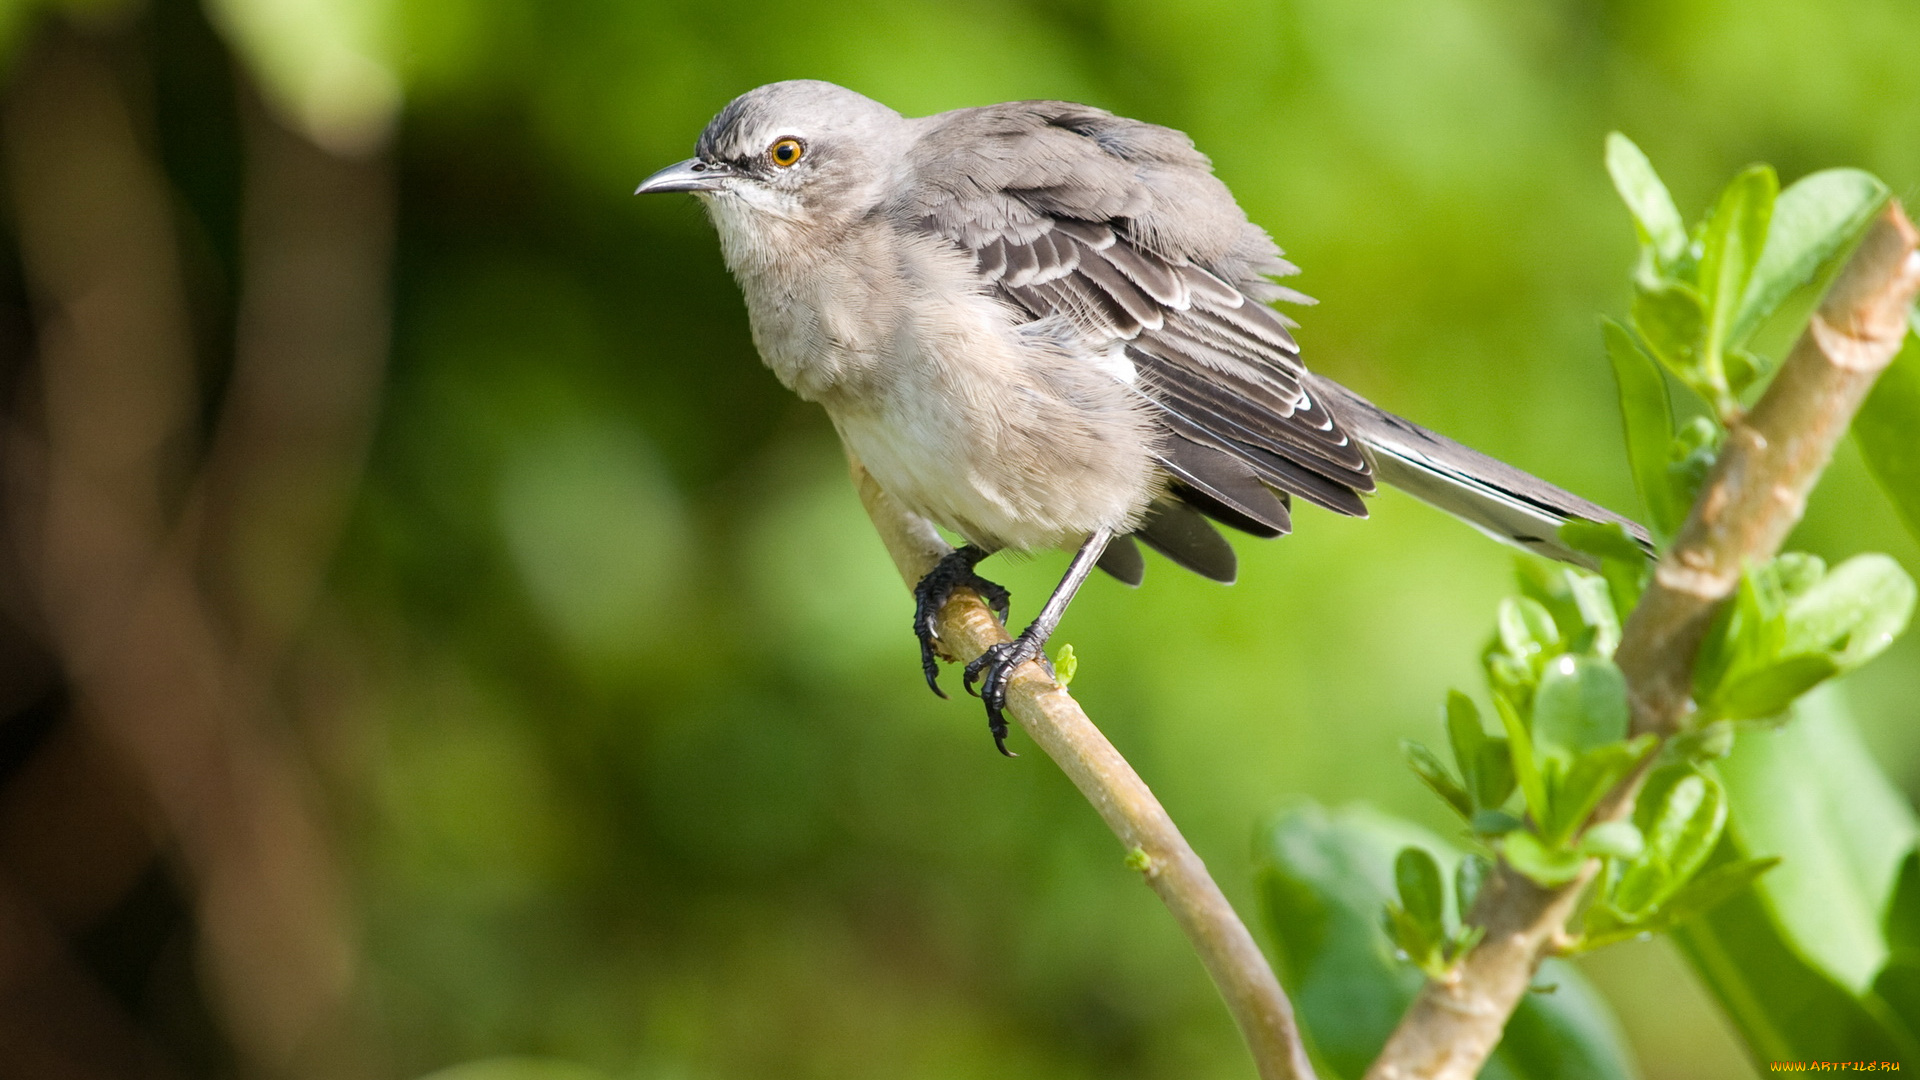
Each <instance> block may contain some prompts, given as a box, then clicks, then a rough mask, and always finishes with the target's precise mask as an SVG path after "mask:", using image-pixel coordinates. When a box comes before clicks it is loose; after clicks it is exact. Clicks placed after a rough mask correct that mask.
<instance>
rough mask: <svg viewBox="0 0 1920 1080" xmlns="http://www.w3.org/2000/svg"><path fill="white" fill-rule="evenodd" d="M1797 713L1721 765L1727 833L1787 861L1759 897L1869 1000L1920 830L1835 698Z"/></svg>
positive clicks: (1829, 694) (1796, 940)
mask: <svg viewBox="0 0 1920 1080" xmlns="http://www.w3.org/2000/svg"><path fill="white" fill-rule="evenodd" d="M1795 712H1796V716H1795V718H1794V720H1793V721H1792V722H1791V723H1788V724H1786V725H1785V726H1783V727H1781V728H1780V729H1779V730H1776V731H1765V730H1760V731H1749V732H1746V733H1744V734H1743V735H1742V736H1741V737H1740V740H1739V742H1738V744H1737V745H1735V747H1734V749H1733V753H1732V754H1731V755H1729V756H1728V757H1727V759H1726V760H1725V761H1723V762H1721V763H1720V766H1719V769H1720V775H1721V778H1722V780H1723V782H1724V783H1725V785H1726V789H1727V799H1728V807H1729V810H1730V814H1731V822H1732V825H1731V828H1730V830H1729V831H1730V833H1731V834H1732V835H1734V836H1736V837H1737V838H1738V841H1739V848H1740V854H1741V855H1742V856H1743V857H1745V858H1763V857H1766V856H1772V855H1780V856H1784V861H1783V862H1782V863H1781V865H1780V868H1779V869H1778V870H1777V871H1775V872H1773V873H1772V874H1769V875H1767V877H1766V878H1765V879H1763V880H1762V881H1761V883H1760V886H1759V892H1760V896H1761V898H1762V900H1763V901H1764V902H1765V905H1766V907H1767V909H1768V911H1769V912H1770V913H1771V914H1772V916H1773V918H1774V919H1775V921H1776V922H1777V923H1778V924H1779V926H1780V928H1781V931H1782V934H1783V936H1784V937H1785V938H1786V939H1787V940H1788V941H1789V942H1791V943H1792V946H1793V948H1794V950H1795V951H1796V952H1797V953H1799V954H1800V955H1801V956H1804V957H1805V958H1806V959H1807V960H1808V962H1810V963H1811V964H1812V965H1813V966H1814V967H1815V968H1817V969H1819V970H1820V971H1822V972H1825V973H1826V974H1827V975H1828V976H1829V977H1830V978H1832V979H1833V980H1834V981H1835V982H1836V983H1838V984H1839V985H1841V986H1843V987H1846V988H1847V989H1849V990H1851V991H1853V992H1855V993H1859V992H1862V991H1864V990H1865V989H1867V987H1868V986H1870V985H1871V984H1872V982H1873V977H1874V974H1875V973H1876V972H1877V971H1879V969H1880V967H1881V965H1883V964H1885V963H1886V961H1887V956H1888V946H1887V942H1886V938H1885V936H1884V932H1883V930H1882V928H1881V921H1882V918H1883V917H1884V916H1885V914H1886V911H1887V907H1888V904H1889V902H1890V900H1891V898H1892V893H1893V887H1894V883H1895V880H1896V878H1897V875H1898V872H1899V868H1900V864H1901V861H1902V860H1903V859H1905V858H1906V856H1907V853H1908V852H1910V851H1912V850H1913V848H1914V843H1915V841H1916V839H1920V822H1916V820H1915V817H1914V813H1913V810H1912V809H1911V808H1910V807H1909V806H1908V805H1907V801H1906V799H1905V798H1904V797H1903V796H1902V795H1901V794H1900V792H1899V790H1898V789H1896V788H1895V787H1894V786H1893V785H1892V784H1891V783H1890V782H1889V781H1888V780H1887V777H1886V775H1885V774H1883V773H1882V772H1881V771H1880V769H1879V768H1878V766H1876V765H1875V764H1874V763H1873V759H1872V757H1871V756H1870V755H1869V754H1868V752H1867V748H1866V746H1865V744H1864V743H1862V742H1861V739H1860V735H1859V733H1858V731H1856V730H1855V728H1854V726H1853V722H1852V720H1851V719H1850V718H1849V717H1848V716H1847V715H1846V713H1845V711H1844V707H1843V706H1842V705H1841V703H1840V698H1839V694H1838V691H1837V690H1832V689H1829V690H1825V691H1822V692H1820V693H1818V694H1813V695H1810V696H1808V697H1807V698H1806V699H1804V700H1803V701H1802V702H1801V704H1800V706H1799V707H1798V708H1797V709H1796V710H1795Z"/></svg>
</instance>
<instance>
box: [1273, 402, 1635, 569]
mask: <svg viewBox="0 0 1920 1080" xmlns="http://www.w3.org/2000/svg"><path fill="white" fill-rule="evenodd" d="M1308 378H1310V379H1311V380H1312V381H1313V386H1314V389H1315V390H1317V391H1319V393H1320V396H1321V398H1322V399H1323V400H1325V401H1326V402H1327V403H1328V411H1329V412H1331V413H1333V414H1334V416H1336V417H1337V418H1339V420H1340V422H1341V424H1342V425H1344V426H1345V427H1346V429H1347V430H1348V431H1350V432H1352V433H1353V435H1354V437H1355V438H1357V439H1359V440H1360V442H1361V443H1362V444H1363V445H1364V446H1365V447H1366V448H1367V449H1368V450H1369V451H1370V452H1371V455H1370V456H1371V457H1372V458H1373V465H1374V473H1375V475H1377V476H1378V477H1379V478H1380V479H1381V480H1384V481H1386V482H1387V483H1389V484H1392V485H1393V486H1394V487H1397V488H1399V489H1400V490H1401V491H1404V492H1406V493H1407V494H1409V495H1412V496H1413V497H1414V498H1416V499H1419V500H1420V501H1421V502H1424V503H1427V504H1428V505H1430V506H1434V507H1437V508H1438V509H1441V510H1444V511H1446V512H1447V513H1449V514H1452V515H1453V516H1454V517H1457V518H1459V519H1460V520H1462V521H1464V522H1466V523H1467V524H1469V525H1472V526H1473V527H1474V528H1476V529H1479V530H1480V531H1481V532H1483V533H1486V534H1487V535H1488V536H1491V537H1493V538H1494V539H1495V540H1500V541H1503V542H1505V543H1509V544H1513V545H1514V546H1516V547H1520V548H1525V549H1526V550H1528V551H1532V552H1536V553H1538V554H1541V555H1545V556H1547V557H1548V558H1551V559H1559V560H1560V561H1562V562H1570V563H1574V564H1576V565H1580V566H1586V567H1590V568H1592V567H1597V563H1596V562H1595V560H1594V558H1593V557H1592V556H1590V555H1587V554H1586V553H1584V552H1579V551H1575V550H1573V549H1572V548H1569V547H1568V546H1566V544H1564V543H1562V542H1561V540H1560V532H1559V530H1560V526H1561V525H1563V524H1565V523H1566V522H1568V521H1570V520H1574V519H1576V518H1577V519H1582V520H1585V521H1597V522H1603V523H1605V522H1612V523H1615V524H1619V525H1622V526H1624V527H1625V528H1626V530H1627V532H1628V534H1630V535H1631V536H1632V537H1633V538H1634V539H1635V540H1637V541H1639V543H1640V546H1641V547H1643V548H1646V549H1647V551H1648V552H1649V553H1651V552H1652V551H1653V540H1652V538H1651V537H1649V536H1648V535H1647V530H1646V529H1644V528H1642V527H1641V526H1640V525H1639V524H1637V523H1636V522H1633V521H1631V520H1629V519H1627V518H1624V517H1621V516H1620V515H1619V514H1616V513H1614V512H1613V511H1611V510H1608V509H1606V508H1605V507H1601V506H1596V505H1594V504H1593V503H1590V502H1588V501H1587V500H1585V499H1583V498H1581V497H1580V496H1578V495H1575V494H1573V493H1572V492H1568V491H1562V490H1561V489H1559V488H1557V487H1554V486H1553V485H1552V484H1549V483H1547V482H1546V481H1545V480H1542V479H1540V478H1539V477H1537V476H1531V475H1529V474H1527V473H1524V472H1521V471H1520V470H1519V469H1516V468H1514V467H1513V466H1511V465H1508V464H1506V463H1505V462H1502V461H1496V460H1495V459H1493V458H1490V457H1488V456H1487V455H1485V454H1483V453H1481V452H1479V451H1478V450H1474V449H1471V448H1469V447H1465V446H1462V445H1460V444H1459V443H1457V442H1454V441H1453V440H1452V439H1449V438H1447V437H1446V436H1444V435H1439V434H1436V433H1434V432H1431V431H1428V430H1427V429H1426V428H1423V427H1421V426H1420V425H1418V424H1416V423H1413V422H1412V421H1410V420H1405V419H1402V418H1400V417H1398V416H1395V415H1393V414H1392V413H1390V412H1388V411H1386V410H1385V409H1382V408H1380V407H1379V406H1378V405H1375V404H1374V403H1373V402H1371V401H1368V400H1367V399H1366V398H1363V397H1361V396H1360V395H1359V394H1356V393H1354V392H1353V391H1351V390H1349V389H1347V388H1346V387H1344V386H1341V385H1340V384H1339V383H1336V382H1334V381H1332V380H1331V379H1324V378H1321V377H1319V376H1317V375H1309V376H1308Z"/></svg>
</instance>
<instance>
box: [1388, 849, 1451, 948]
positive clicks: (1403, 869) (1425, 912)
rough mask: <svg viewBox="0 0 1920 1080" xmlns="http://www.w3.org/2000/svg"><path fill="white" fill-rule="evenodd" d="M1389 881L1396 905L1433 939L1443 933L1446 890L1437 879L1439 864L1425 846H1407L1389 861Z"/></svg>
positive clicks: (1438, 877)
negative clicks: (1394, 890)
mask: <svg viewBox="0 0 1920 1080" xmlns="http://www.w3.org/2000/svg"><path fill="white" fill-rule="evenodd" d="M1393 883H1394V886H1395V887H1396V888H1397V889H1398V890H1399V893H1400V906H1401V907H1402V908H1404V909H1405V910H1406V912H1407V914H1408V915H1410V916H1412V917H1413V918H1414V919H1415V920H1416V921H1418V922H1419V923H1420V925H1421V926H1422V927H1424V928H1426V929H1428V930H1430V931H1432V934H1433V937H1434V939H1435V940H1436V941H1437V940H1439V939H1440V938H1441V937H1443V936H1445V934H1446V932H1447V928H1446V907H1447V889H1446V886H1445V885H1444V884H1442V883H1441V880H1440V864H1439V863H1437V862H1435V861H1434V859H1433V856H1432V855H1431V854H1429V853H1428V852H1427V849H1426V848H1423V847H1418V846H1414V845H1409V846H1407V847H1403V848H1401V849H1400V854H1399V855H1396V856H1395V857H1394V860H1393Z"/></svg>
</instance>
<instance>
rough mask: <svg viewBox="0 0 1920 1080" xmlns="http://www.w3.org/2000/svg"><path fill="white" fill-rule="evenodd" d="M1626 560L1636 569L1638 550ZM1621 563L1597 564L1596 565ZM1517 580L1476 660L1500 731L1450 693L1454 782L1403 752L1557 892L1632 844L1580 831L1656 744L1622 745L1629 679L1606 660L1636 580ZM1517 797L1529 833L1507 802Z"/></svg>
mask: <svg viewBox="0 0 1920 1080" xmlns="http://www.w3.org/2000/svg"><path fill="white" fill-rule="evenodd" d="M1593 528H1596V529H1597V527H1593ZM1567 538H1568V540H1569V542H1570V543H1575V544H1579V545H1581V546H1583V547H1601V548H1617V547H1619V546H1620V545H1626V546H1627V547H1630V546H1631V542H1630V541H1627V540H1626V539H1625V537H1624V534H1620V535H1613V534H1610V533H1606V532H1600V531H1596V532H1595V533H1594V534H1593V535H1582V534H1573V533H1570V534H1568V537H1567ZM1614 554H1615V555H1618V554H1623V552H1620V551H1615V552H1614ZM1632 558H1633V559H1634V561H1635V562H1642V561H1643V560H1641V559H1640V557H1639V555H1638V552H1637V551H1635V552H1634V553H1633V555H1632ZM1618 561H1620V560H1618V559H1616V558H1614V557H1609V556H1604V555H1603V557H1602V565H1603V566H1605V565H1609V564H1612V563H1615V562H1618ZM1520 581H1521V595H1519V596H1513V597H1508V598H1507V599H1506V600H1504V601H1502V602H1501V605H1500V610H1499V615H1498V618H1497V619H1496V630H1495V633H1494V635H1493V638H1492V639H1491V640H1490V641H1489V642H1488V643H1487V646H1486V648H1485V649H1484V650H1483V651H1482V653H1481V663H1482V666H1483V668H1484V669H1485V671H1486V676H1487V685H1488V687H1489V689H1490V690H1491V692H1492V698H1493V706H1494V712H1495V714H1496V719H1497V721H1498V723H1499V727H1500V730H1501V732H1502V734H1501V735H1492V734H1489V733H1488V732H1487V730H1486V725H1485V723H1484V722H1483V721H1482V719H1481V714H1480V710H1479V708H1478V707H1477V706H1475V704H1474V702H1473V700H1472V699H1471V698H1469V697H1468V696H1467V695H1465V694H1463V693H1461V692H1459V691H1457V690H1456V691H1454V692H1452V693H1451V694H1449V695H1448V697H1447V707H1446V728H1447V741H1448V743H1449V745H1450V747H1451V749H1452V751H1453V759H1454V765H1455V767H1456V768H1457V769H1458V775H1457V776H1456V775H1455V773H1453V772H1451V771H1449V770H1448V769H1447V768H1446V766H1445V765H1444V764H1442V763H1441V762H1440V760H1439V758H1438V756H1437V755H1435V754H1434V753H1433V752H1432V751H1430V750H1428V749H1427V748H1426V747H1424V746H1421V745H1419V744H1418V743H1408V744H1407V745H1406V748H1405V749H1406V755H1407V759H1408V763H1409V764H1410V765H1411V766H1412V768H1413V770H1414V772H1415V774H1416V775H1418V776H1419V777H1420V778H1421V780H1422V781H1424V782H1425V783H1426V784H1427V786H1429V787H1431V788H1432V789H1433V790H1434V791H1435V793H1437V794H1438V795H1439V796H1440V797H1441V798H1442V799H1444V800H1445V801H1446V802H1447V804H1448V805H1449V806H1451V807H1452V808H1453V809H1454V810H1455V811H1456V812H1457V813H1459V814H1460V816H1461V817H1462V818H1464V819H1465V820H1466V821H1467V822H1468V824H1469V825H1470V826H1471V828H1472V829H1473V831H1474V832H1475V833H1476V834H1478V835H1480V836H1483V837H1487V838H1499V842H1500V844H1501V847H1502V849H1503V851H1504V853H1505V854H1506V856H1507V859H1508V861H1509V862H1511V863H1513V864H1514V865H1515V867H1516V868H1517V869H1519V870H1521V871H1522V872H1523V873H1525V874H1527V875H1528V876H1529V877H1532V878H1534V879H1535V880H1537V881H1540V882H1541V883H1543V884H1557V883H1560V882H1565V881H1569V880H1571V879H1572V878H1573V876H1574V875H1575V874H1577V873H1578V872H1579V869H1580V866H1581V864H1582V862H1583V861H1584V859H1585V858H1586V857H1587V855H1589V854H1600V853H1601V849H1606V850H1617V849H1618V848H1619V846H1620V845H1622V844H1630V843H1631V842H1630V841H1629V840H1627V839H1625V838H1623V837H1622V836H1620V835H1619V830H1612V829H1601V830H1592V831H1589V833H1588V834H1587V835H1585V836H1582V835H1580V833H1581V827H1582V826H1583V825H1584V824H1585V822H1586V820H1587V818H1588V817H1589V816H1590V815H1591V814H1592V813H1593V810H1594V807H1596V806H1597V805H1599V802H1600V800H1601V798H1603V797H1604V796H1605V795H1606V793H1607V792H1608V791H1609V790H1611V789H1612V788H1613V787H1614V785H1616V784H1618V783H1619V782H1620V781H1621V780H1622V779H1623V778H1625V777H1626V775H1627V774H1628V773H1629V772H1631V771H1632V770H1633V769H1634V768H1635V767H1637V766H1638V765H1639V764H1640V762H1641V761H1643V760H1644V759H1645V758H1646V756H1647V755H1648V754H1649V753H1651V752H1652V750H1653V747H1654V742H1655V740H1653V739H1652V738H1651V737H1647V736H1642V737H1640V738H1629V737H1628V731H1627V726H1628V712H1627V688H1626V679H1625V677H1624V676H1622V675H1621V673H1620V669H1619V668H1618V667H1616V666H1615V665H1614V663H1613V660H1612V653H1613V649H1614V647H1615V646H1616V645H1618V644H1619V641H1620V625H1621V606H1622V604H1621V602H1622V601H1624V602H1625V603H1627V604H1631V603H1632V601H1633V600H1634V599H1635V598H1637V596H1638V582H1637V578H1634V577H1632V576H1630V575H1628V574H1621V573H1617V574H1615V575H1614V580H1612V581H1610V580H1608V578H1607V577H1604V576H1599V575H1594V574H1590V573H1587V572H1585V571H1582V570H1577V569H1574V568H1572V567H1564V566H1553V567H1546V566H1542V565H1540V564H1537V563H1533V562H1526V563H1523V564H1522V566H1521V575H1520ZM1616 591H1618V592H1619V593H1620V596H1619V597H1618V599H1617V598H1616ZM1516 791H1517V792H1518V793H1519V795H1520V800H1519V801H1520V806H1519V807H1518V809H1519V810H1520V811H1523V812H1524V814H1525V815H1526V821H1527V822H1530V823H1531V827H1530V828H1529V827H1523V826H1524V825H1525V823H1524V822H1523V821H1522V818H1521V817H1520V816H1519V814H1517V813H1515V812H1514V810H1513V809H1510V808H1509V806H1508V803H1509V802H1510V801H1511V796H1512V795H1513V794H1514V793H1515V792H1516ZM1594 845H1599V846H1600V847H1599V848H1594V849H1593V850H1589V849H1590V848H1593V846H1594Z"/></svg>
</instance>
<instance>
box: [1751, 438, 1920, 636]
mask: <svg viewBox="0 0 1920 1080" xmlns="http://www.w3.org/2000/svg"><path fill="white" fill-rule="evenodd" d="M1916 435H1920V431H1917V432H1916ZM1913 602H1914V585H1913V579H1912V578H1911V577H1908V576H1907V572H1906V571H1905V570H1903V569H1901V568H1900V564H1899V563H1897V562H1895V561H1893V559H1891V558H1889V557H1887V556H1885V555H1856V556H1854V557H1853V558H1851V559H1848V560H1847V561H1846V562H1843V563H1841V564H1840V565H1839V566H1836V567H1834V568H1833V569H1832V570H1830V571H1828V572H1827V573H1826V575H1825V576H1823V577H1821V578H1820V579H1819V581H1818V583H1816V584H1814V585H1812V586H1811V587H1810V588H1807V589H1805V590H1804V591H1801V592H1800V594H1799V595H1798V596H1795V597H1794V598H1793V599H1792V600H1791V601H1790V602H1789V603H1788V604H1787V611H1786V615H1787V635H1786V641H1785V643H1784V645H1783V651H1785V652H1787V653H1789V654H1793V653H1808V652H1815V651H1824V652H1831V654H1832V657H1833V663H1834V664H1835V666H1836V667H1838V669H1839V670H1841V671H1852V670H1853V669H1855V668H1857V667H1859V666H1860V665H1862V664H1864V663H1866V662H1867V661H1869V660H1871V659H1873V658H1874V657H1876V656H1878V655H1880V654H1881V653H1882V652H1884V651H1885V650H1886V648H1887V646H1889V645H1891V644H1893V639H1894V638H1895V637H1897V636H1899V634H1900V632H1901V631H1903V630H1905V629H1906V628H1907V620H1908V619H1909V618H1910V617H1911V616H1912V615H1913Z"/></svg>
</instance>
